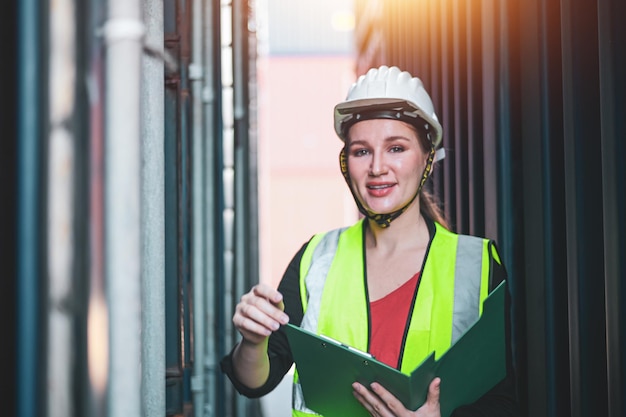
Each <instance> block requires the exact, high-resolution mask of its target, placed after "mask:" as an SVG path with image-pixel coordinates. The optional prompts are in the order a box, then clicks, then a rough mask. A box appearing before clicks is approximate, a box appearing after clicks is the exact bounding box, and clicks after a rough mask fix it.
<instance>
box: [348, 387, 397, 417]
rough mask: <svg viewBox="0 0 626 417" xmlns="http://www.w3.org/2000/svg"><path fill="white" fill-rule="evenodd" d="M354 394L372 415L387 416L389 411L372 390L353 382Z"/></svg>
mask: <svg viewBox="0 0 626 417" xmlns="http://www.w3.org/2000/svg"><path fill="white" fill-rule="evenodd" d="M352 389H353V395H354V397H355V398H356V399H357V400H358V401H359V402H360V403H361V405H362V406H363V407H364V408H365V409H366V410H367V411H368V412H369V413H370V415H372V416H378V417H382V416H387V415H389V412H388V410H387V408H386V407H385V404H383V403H382V402H381V401H380V399H379V398H378V397H377V396H376V394H374V393H373V392H372V391H370V390H369V389H367V388H366V387H364V386H363V385H361V384H359V383H358V382H355V383H354V384H352Z"/></svg>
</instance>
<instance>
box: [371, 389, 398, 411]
mask: <svg viewBox="0 0 626 417" xmlns="http://www.w3.org/2000/svg"><path fill="white" fill-rule="evenodd" d="M370 387H371V389H372V391H374V393H375V394H376V395H377V397H378V398H380V401H381V402H382V403H383V404H384V405H385V407H386V408H387V409H389V410H391V413H392V414H393V415H399V414H400V413H402V412H405V411H406V408H405V407H404V404H402V402H400V400H398V399H397V398H396V396H395V395H393V394H392V393H391V392H389V391H387V389H386V388H385V387H383V386H382V385H380V384H379V383H378V382H374V383H372V384H371V385H370Z"/></svg>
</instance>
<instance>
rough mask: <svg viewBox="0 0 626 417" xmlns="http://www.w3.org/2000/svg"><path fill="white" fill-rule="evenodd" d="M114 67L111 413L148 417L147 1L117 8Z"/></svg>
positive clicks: (112, 9) (108, 204) (108, 150)
mask: <svg viewBox="0 0 626 417" xmlns="http://www.w3.org/2000/svg"><path fill="white" fill-rule="evenodd" d="M104 35H105V39H106V48H107V65H106V74H107V76H106V80H107V81H106V82H107V83H106V85H107V91H106V98H107V100H106V103H107V104H106V140H105V155H106V156H105V219H106V221H105V224H106V232H105V254H106V258H105V259H106V262H105V268H106V271H105V277H106V287H107V304H108V307H109V329H110V351H109V358H110V362H109V367H110V368H109V369H110V380H109V387H108V400H107V403H108V413H109V415H110V416H112V417H122V416H124V417H126V416H140V415H142V414H143V413H142V401H141V377H142V374H141V356H142V355H141V353H142V347H141V332H142V326H141V308H142V304H141V278H142V276H141V266H142V261H141V260H142V247H141V227H140V226H141V222H140V216H141V207H140V201H141V190H140V178H141V151H140V148H141V146H140V144H141V138H140V135H141V125H140V119H141V112H140V106H141V99H140V88H139V86H140V85H141V55H142V38H143V35H144V25H143V22H142V10H141V2H140V0H110V1H109V20H108V21H107V22H106V23H105V26H104Z"/></svg>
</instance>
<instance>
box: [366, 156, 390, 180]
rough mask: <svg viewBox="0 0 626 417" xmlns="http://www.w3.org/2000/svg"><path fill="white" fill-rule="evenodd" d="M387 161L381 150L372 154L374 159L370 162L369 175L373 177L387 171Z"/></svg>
mask: <svg viewBox="0 0 626 417" xmlns="http://www.w3.org/2000/svg"><path fill="white" fill-rule="evenodd" d="M385 166H386V165H385V161H384V159H383V157H382V155H381V154H380V153H379V152H375V153H373V154H372V161H371V163H370V171H369V175H371V176H373V177H378V176H381V175H383V174H384V173H385V171H386V168H385Z"/></svg>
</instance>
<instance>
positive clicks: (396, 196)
mask: <svg viewBox="0 0 626 417" xmlns="http://www.w3.org/2000/svg"><path fill="white" fill-rule="evenodd" d="M347 143H348V145H347V147H346V157H347V160H348V173H349V175H350V180H351V183H352V184H351V185H352V189H353V190H354V193H355V194H356V196H357V198H358V199H359V201H360V202H361V204H363V206H364V207H365V208H366V209H367V210H369V211H370V212H373V213H377V214H382V213H391V212H393V211H396V210H398V209H400V208H402V207H403V206H404V205H405V204H407V203H408V202H409V201H410V200H411V198H413V196H414V195H415V192H416V191H417V188H418V186H419V183H420V180H421V177H422V173H423V172H424V167H425V165H426V159H427V157H428V155H427V152H426V151H425V150H424V149H423V148H422V146H420V140H419V138H418V135H417V132H416V131H415V129H414V128H413V127H412V126H411V125H409V124H407V123H404V122H401V121H398V120H391V119H372V120H364V121H362V122H358V123H356V124H354V125H353V126H352V127H351V128H350V131H349V132H348V140H347ZM417 201H418V199H415V201H414V203H413V204H418V203H417Z"/></svg>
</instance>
